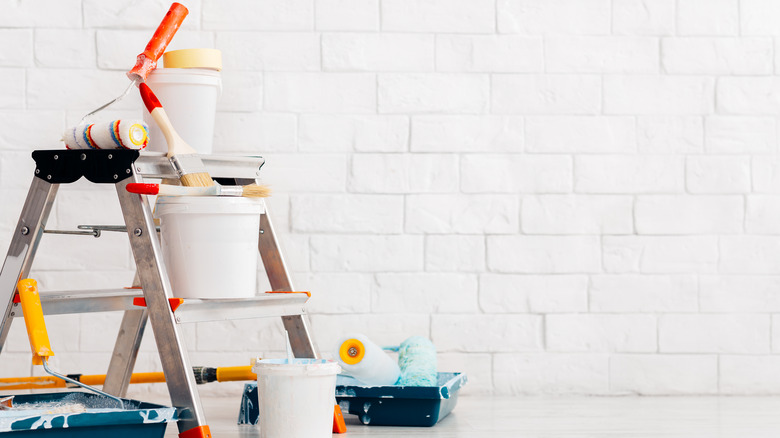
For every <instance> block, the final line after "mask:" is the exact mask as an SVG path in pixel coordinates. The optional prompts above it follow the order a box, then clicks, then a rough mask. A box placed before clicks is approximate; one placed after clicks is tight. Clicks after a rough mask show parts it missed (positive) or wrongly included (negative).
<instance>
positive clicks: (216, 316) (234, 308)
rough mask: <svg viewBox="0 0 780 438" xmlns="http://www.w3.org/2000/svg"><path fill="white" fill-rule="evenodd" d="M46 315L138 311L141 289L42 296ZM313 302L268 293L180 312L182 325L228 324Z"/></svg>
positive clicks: (292, 311) (190, 301) (192, 302)
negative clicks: (194, 323) (137, 299)
mask: <svg viewBox="0 0 780 438" xmlns="http://www.w3.org/2000/svg"><path fill="white" fill-rule="evenodd" d="M40 295H41V304H42V305H43V313H44V314H46V315H63V314H69V313H91V312H113V311H122V310H133V309H137V308H138V306H137V305H135V304H133V301H134V299H136V298H143V296H144V295H143V290H141V289H109V290H74V291H49V292H41V294H40ZM308 300H309V296H308V295H307V294H306V293H265V294H262V295H259V296H256V297H251V298H208V299H207V298H203V299H195V298H185V299H183V300H182V301H181V304H180V305H179V306H178V307H177V308H176V311H175V312H174V316H175V319H176V322H178V323H190V322H204V321H226V320H232V319H251V318H262V317H271V316H274V317H278V316H287V315H303V314H305V313H306V309H305V304H306V301H308ZM14 314H15V315H14V316H15V317H17V318H18V317H21V316H22V312H21V307H20V306H19V304H18V303H15V304H14Z"/></svg>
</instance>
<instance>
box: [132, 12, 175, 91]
mask: <svg viewBox="0 0 780 438" xmlns="http://www.w3.org/2000/svg"><path fill="white" fill-rule="evenodd" d="M188 13H189V11H188V10H187V8H186V7H185V6H184V5H183V4H181V3H174V4H172V5H171V8H170V9H168V13H167V14H165V17H164V18H163V19H162V22H160V25H159V26H157V30H156V31H155V32H154V35H153V36H152V39H151V40H149V44H147V45H146V49H144V51H143V52H142V53H141V54H140V55H138V58H137V59H136V62H135V67H133V68H132V69H131V70H130V71H129V72H127V77H129V78H130V79H132V80H134V81H136V80H138V81H141V82H143V81H145V80H146V77H147V76H149V73H151V71H152V70H154V69H155V68H156V67H157V60H159V59H160V56H162V54H163V52H165V48H166V47H168V43H170V42H171V39H173V35H174V34H176V31H178V30H179V27H180V26H181V23H182V22H183V21H184V17H186V16H187V14H188Z"/></svg>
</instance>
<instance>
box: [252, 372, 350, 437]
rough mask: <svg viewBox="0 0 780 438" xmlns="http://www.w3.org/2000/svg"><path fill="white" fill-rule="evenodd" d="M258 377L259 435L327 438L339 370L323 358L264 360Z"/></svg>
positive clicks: (331, 419)
mask: <svg viewBox="0 0 780 438" xmlns="http://www.w3.org/2000/svg"><path fill="white" fill-rule="evenodd" d="M252 371H254V372H255V373H256V374H257V398H258V403H259V417H258V421H257V425H258V427H259V428H260V436H261V437H266V438H272V437H285V438H330V437H331V436H332V431H333V403H334V394H335V392H336V375H337V374H338V373H339V372H341V367H340V366H339V365H338V364H337V363H336V362H333V361H328V360H324V359H263V360H258V361H257V363H256V364H255V366H254V367H253V368H252Z"/></svg>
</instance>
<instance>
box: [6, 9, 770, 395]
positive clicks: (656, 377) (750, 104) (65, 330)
mask: <svg viewBox="0 0 780 438" xmlns="http://www.w3.org/2000/svg"><path fill="white" fill-rule="evenodd" d="M185 3H186V5H187V6H188V7H189V8H190V11H191V13H190V16H189V17H188V18H187V20H186V21H185V24H184V26H183V28H182V30H181V31H180V33H179V34H178V35H177V36H176V38H175V39H174V41H173V43H172V45H171V48H172V49H176V48H188V47H214V48H217V49H220V50H221V51H222V53H223V56H224V65H225V69H224V71H223V94H222V97H221V100H220V102H219V113H218V115H217V120H216V129H215V131H216V132H215V152H219V153H242V154H248V153H251V154H262V155H263V156H265V158H266V159H267V164H266V166H265V167H264V169H263V172H264V177H263V178H264V180H265V182H266V183H268V184H271V185H272V186H273V188H274V190H275V196H274V197H273V198H271V199H270V201H269V203H270V208H271V209H272V210H271V212H272V213H271V214H272V216H273V218H274V220H275V221H276V223H277V229H278V230H279V232H280V233H281V235H282V236H281V237H282V243H283V245H284V249H285V252H286V255H287V257H288V259H289V263H290V265H291V267H292V269H293V270H294V278H295V281H296V283H297V286H298V288H299V289H304V290H311V291H312V292H313V294H314V297H313V299H312V301H311V306H310V309H311V311H312V316H311V322H312V328H313V330H314V332H315V335H316V340H317V342H318V344H319V346H320V348H321V349H322V350H324V351H326V352H328V351H331V349H332V347H333V344H334V342H335V340H336V339H337V338H338V337H339V336H340V335H342V334H345V333H348V332H354V331H356V332H362V333H365V334H366V335H368V336H369V337H370V338H372V339H373V340H374V341H376V342H377V343H379V344H382V345H391V344H397V343H399V342H400V341H402V340H403V339H405V338H406V337H408V336H411V335H425V336H430V337H431V338H432V339H433V341H434V343H435V344H436V345H437V346H438V349H439V351H440V353H439V360H440V369H441V370H445V371H463V372H466V373H468V374H469V376H470V380H471V384H470V386H469V387H467V389H466V391H467V392H468V393H472V394H476V393H483V394H484V393H496V394H540V393H579V394H626V393H629V394H631V393H640V394H715V393H722V394H766V393H774V394H776V393H780V373H778V372H777V370H778V369H780V355H778V353H780V341H778V340H780V333H778V328H780V319H778V318H780V157H779V156H778V138H777V137H778V124H777V115H778V113H780V79H779V78H778V77H777V76H776V74H777V72H778V71H780V50H777V49H776V46H777V44H778V37H779V36H780V26H779V25H778V23H780V2H776V1H772V0H260V1H249V0H244V1H238V0H235V1H217V0H192V1H185ZM167 6H168V4H167V2H165V1H161V0H158V1H152V0H143V1H137V2H132V3H131V2H127V1H120V0H108V1H107V0H100V1H98V0H38V1H27V0H23V1H0V151H2V153H0V205H2V207H0V211H2V215H0V249H2V250H3V252H5V248H7V246H8V242H9V240H10V235H11V231H12V228H13V227H14V226H15V224H16V221H17V218H18V212H19V210H20V209H21V205H22V202H23V199H24V197H25V194H26V188H27V186H28V183H29V180H30V178H31V170H32V162H31V160H30V158H29V154H30V151H31V150H33V149H35V148H57V147H60V143H58V139H59V138H60V134H61V132H62V130H63V129H64V128H65V127H67V126H70V125H72V124H74V123H75V122H76V121H77V120H78V119H79V118H80V117H81V115H83V114H84V113H86V112H87V111H88V110H91V109H93V108H94V107H96V106H98V105H99V104H102V103H103V102H105V101H107V100H109V99H111V98H113V97H114V96H116V95H117V94H118V93H119V92H120V91H121V90H123V89H124V86H125V85H126V83H127V80H126V78H125V76H124V70H126V69H127V68H129V67H130V66H131V65H132V64H133V61H134V59H135V55H136V54H137V53H138V52H139V51H140V50H141V48H142V47H143V46H144V45H145V43H146V40H147V39H148V37H149V35H150V34H151V31H152V29H153V28H154V26H155V25H156V24H157V22H158V20H159V17H160V16H161V14H162V13H163V12H164V11H165V10H166V8H167ZM137 114H140V102H139V99H138V98H137V97H130V98H128V99H125V101H123V102H122V103H121V104H120V105H118V106H117V107H116V108H115V109H113V110H112V111H110V112H108V113H107V114H106V115H107V117H111V116H126V115H137ZM112 190H113V189H112V188H110V187H93V186H89V185H87V184H83V183H79V184H75V185H73V186H72V187H67V188H63V189H62V190H61V196H60V200H59V201H58V203H57V205H56V206H55V209H54V212H53V214H52V220H51V227H63V228H65V227H68V228H69V227H74V226H75V225H77V224H85V223H86V224H90V223H109V224H113V223H118V222H119V221H120V219H121V217H120V215H119V209H118V205H117V202H116V200H115V196H114V195H113V193H112ZM125 240H126V239H125V237H124V236H122V235H111V234H110V233H109V234H108V235H106V236H105V237H103V238H101V239H99V240H96V239H91V238H85V237H80V238H79V237H72V236H47V237H46V239H44V243H43V244H42V245H41V248H40V256H39V257H38V259H37V261H36V263H35V265H34V269H33V271H34V272H33V276H34V277H35V278H37V279H38V280H39V281H40V283H41V287H42V288H43V289H48V290H56V289H79V288H96V287H112V286H117V282H119V284H118V286H125V285H128V284H129V283H130V281H131V279H132V274H133V269H134V268H133V261H132V256H131V254H130V250H129V247H128V245H127V244H126V242H125ZM260 277H261V284H264V283H265V282H264V280H263V279H262V276H260ZM264 287H265V286H264V285H261V289H262V288H264ZM118 321H119V315H117V314H91V315H80V316H55V317H50V318H48V322H49V328H50V332H51V334H52V342H53V345H54V348H55V351H57V353H58V356H57V366H58V367H59V368H60V369H61V370H63V371H66V372H84V373H102V372H104V371H105V367H106V366H107V364H108V356H109V352H110V351H111V348H112V346H113V338H114V333H115V332H116V329H117V327H118ZM147 338H148V339H146V341H145V342H144V346H143V350H142V353H141V357H140V359H139V363H138V369H139V370H142V371H150V370H155V369H159V362H158V361H157V359H156V356H155V348H154V345H153V342H151V341H152V339H151V336H147ZM186 340H187V344H188V346H189V347H190V349H191V350H192V362H193V363H195V364H201V365H211V366H215V365H240V364H244V363H247V361H248V358H249V357H250V356H252V355H254V354H263V355H272V354H279V353H280V352H281V351H282V350H283V346H284V338H283V331H282V329H281V325H280V324H279V323H278V322H277V321H276V320H267V321H265V320H258V321H240V322H238V321H237V322H231V323H209V324H197V325H194V326H187V327H186ZM30 368H31V367H30V365H29V354H28V352H27V341H26V338H25V335H24V330H23V327H22V325H21V324H16V325H15V326H14V328H13V330H12V333H11V336H10V339H9V341H8V345H7V348H6V349H5V351H4V352H3V355H2V356H0V371H2V374H3V375H6V376H11V375H25V374H27V373H29V372H30V371H31V370H30ZM36 372H38V373H39V372H40V371H36ZM238 386H240V385H212V386H209V387H205V388H204V390H205V391H206V392H210V393H217V394H230V395H235V391H236V390H237V388H238ZM149 391H152V392H164V388H163V387H162V386H160V385H156V386H151V387H137V388H133V392H132V393H133V394H134V395H143V394H144V393H146V392H149Z"/></svg>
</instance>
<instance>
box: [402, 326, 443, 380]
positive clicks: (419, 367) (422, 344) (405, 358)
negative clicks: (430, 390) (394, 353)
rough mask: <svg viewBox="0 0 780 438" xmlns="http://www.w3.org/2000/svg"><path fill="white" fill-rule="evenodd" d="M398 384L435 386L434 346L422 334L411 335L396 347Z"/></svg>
mask: <svg viewBox="0 0 780 438" xmlns="http://www.w3.org/2000/svg"><path fill="white" fill-rule="evenodd" d="M398 366H399V368H400V369H401V378H400V379H398V385H400V386H437V384H438V382H437V374H436V367H437V365H436V347H434V346H433V343H432V342H431V341H430V340H428V339H427V338H424V337H422V336H412V337H411V338H409V339H407V340H405V341H403V342H402V343H401V346H400V347H399V348H398Z"/></svg>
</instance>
